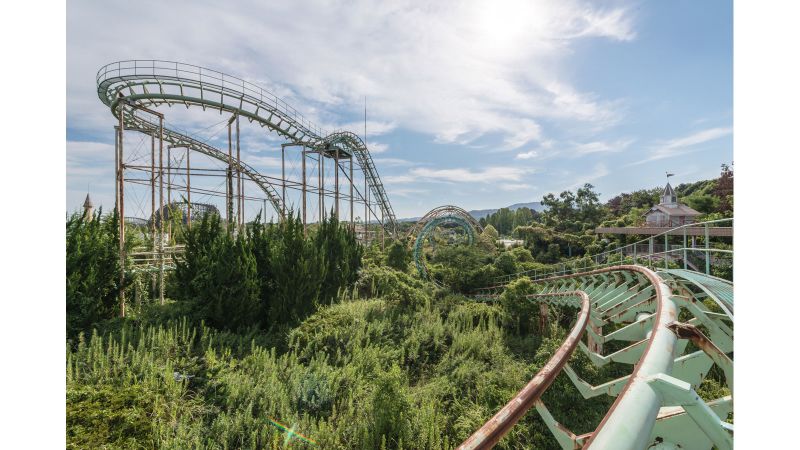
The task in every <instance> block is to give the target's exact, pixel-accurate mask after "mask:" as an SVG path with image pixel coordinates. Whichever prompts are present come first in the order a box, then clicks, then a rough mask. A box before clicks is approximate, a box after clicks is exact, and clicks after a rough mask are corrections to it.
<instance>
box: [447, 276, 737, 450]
mask: <svg viewBox="0 0 800 450" xmlns="http://www.w3.org/2000/svg"><path fill="white" fill-rule="evenodd" d="M661 275H664V276H665V277H666V278H662V276H661ZM534 286H536V287H537V289H538V290H539V292H540V294H538V295H540V296H541V295H551V296H554V295H561V296H564V295H573V296H574V295H575V292H577V291H579V292H582V293H584V295H585V296H586V299H587V301H588V302H589V305H590V307H589V310H588V312H587V317H588V323H589V325H590V327H589V329H588V330H586V331H587V332H586V335H587V339H588V345H585V344H584V343H583V342H581V338H580V337H578V338H577V339H576V340H575V341H574V342H573V341H571V339H572V337H573V334H572V333H574V332H575V331H576V330H575V328H573V330H572V332H571V334H570V338H569V339H568V340H567V341H565V342H564V343H563V344H562V347H561V348H560V349H559V352H558V353H557V354H556V356H554V359H551V361H550V362H548V365H547V366H545V368H543V369H542V371H540V373H538V374H537V375H536V377H535V378H534V379H533V380H531V382H529V383H528V385H527V386H526V387H525V388H524V389H523V390H522V391H520V393H519V394H517V396H516V397H514V398H513V399H512V400H511V401H510V402H509V403H508V404H507V405H506V406H505V407H504V408H503V409H502V410H500V412H498V413H497V414H496V415H495V416H494V417H493V418H492V419H490V420H489V421H488V422H486V424H484V426H483V427H481V428H480V429H479V430H477V431H476V432H475V433H474V434H473V435H472V436H471V437H470V438H469V439H468V440H467V441H465V442H464V443H463V444H462V446H461V447H460V448H463V449H467V448H469V449H473V448H481V449H484V448H491V447H492V446H493V445H495V444H496V443H497V442H498V440H499V439H500V438H501V437H502V436H503V435H504V434H505V433H507V432H508V431H509V430H510V429H511V428H512V427H513V425H514V424H515V423H516V422H517V421H518V420H519V419H520V418H521V417H522V416H523V415H524V413H525V411H527V410H528V409H529V408H530V407H531V406H535V407H536V409H537V411H538V412H539V414H540V416H541V417H542V419H543V420H544V421H545V424H546V425H547V426H548V428H549V429H550V430H551V432H552V433H553V434H554V437H555V439H556V441H557V442H558V443H559V445H560V446H561V447H562V448H564V449H573V448H584V449H585V448H592V449H643V448H650V446H654V445H656V446H659V448H662V446H661V444H663V445H664V446H663V448H693V449H711V448H712V446H713V447H715V448H718V449H729V448H732V445H733V435H732V430H733V426H732V424H730V423H727V422H725V419H726V418H727V417H728V414H729V413H730V412H731V411H732V404H733V360H732V351H733V331H732V330H733V328H732V327H733V316H732V314H724V313H720V312H717V310H715V307H716V305H715V303H714V302H713V301H711V300H710V299H706V293H704V292H703V291H701V290H689V289H686V288H685V287H684V286H683V285H681V284H680V283H677V282H675V281H674V280H672V278H670V276H669V273H666V272H665V273H663V274H662V273H656V272H654V271H653V270H650V269H649V268H646V267H643V266H638V265H617V266H613V267H606V268H600V269H596V270H591V271H587V272H583V273H579V274H569V275H559V276H552V277H548V278H543V279H539V280H535V281H534ZM503 289H504V286H495V287H493V288H491V289H485V290H482V291H481V293H480V294H479V296H478V297H479V298H480V299H481V300H487V301H493V300H495V299H496V298H497V297H498V296H499V294H500V293H501V292H502V290H503ZM704 299H705V300H706V301H705V302H704V301H703V300H704ZM679 313H683V314H684V315H682V316H681V317H685V318H690V319H689V320H688V321H686V322H685V323H682V322H679V321H678V314H679ZM686 313H688V314H686ZM684 320H685V319H684ZM578 325H580V320H579V322H578V323H577V324H576V327H577V326H578ZM700 325H702V326H703V327H704V330H703V331H701V330H700V329H699V328H698V326H700ZM605 326H608V327H609V332H608V333H607V334H604V333H603V328H604V327H605ZM584 327H585V324H584ZM704 333H708V335H706V334H704ZM615 340H616V341H628V342H632V344H630V345H627V346H626V347H623V348H622V349H620V350H616V351H613V352H611V353H610V354H604V353H603V344H604V343H606V342H612V341H615ZM689 342H692V343H693V344H694V349H693V350H688V351H687V348H689V347H687V344H688V343H689ZM568 344H570V345H577V346H578V347H579V348H580V349H581V351H583V352H584V353H586V354H587V356H588V357H589V359H590V360H591V362H592V363H593V364H595V365H597V366H603V365H605V364H608V363H610V362H616V363H618V364H629V365H631V366H632V371H631V373H630V375H627V376H624V377H622V378H619V379H616V380H610V381H608V382H606V383H603V384H601V385H598V386H592V385H590V384H589V383H587V382H586V381H584V380H582V379H581V378H580V377H579V375H578V374H577V373H576V372H575V371H574V370H573V369H572V368H570V367H569V364H568V363H567V360H568V359H569V356H570V354H571V350H569V353H561V351H562V349H565V348H566V347H565V346H567V345H568ZM617 347H618V346H617ZM617 347H615V348H617ZM573 348H574V347H573ZM565 351H566V350H565ZM684 352H686V353H684ZM556 362H559V363H560V365H557V366H555V365H554V366H551V363H553V364H555V363H556ZM713 365H717V366H718V367H719V368H721V369H722V372H723V373H724V374H725V378H726V387H727V388H728V389H729V392H730V395H724V396H723V397H721V398H718V399H711V400H710V401H709V402H705V401H703V400H702V399H701V398H700V397H699V395H698V394H697V393H696V389H698V388H699V387H700V384H701V383H702V382H703V380H704V379H705V377H706V374H707V373H708V372H709V369H710V368H711V367H712V366H713ZM562 369H563V370H562ZM560 372H564V373H566V375H568V376H569V378H570V380H571V381H572V382H573V384H574V385H575V386H576V388H577V389H578V391H579V392H580V393H581V394H582V395H583V397H584V398H587V399H588V398H591V397H595V396H598V395H611V396H615V397H616V399H615V401H614V403H613V404H612V405H611V407H610V408H609V409H608V411H607V412H606V414H605V416H604V417H603V418H602V420H601V421H600V423H599V424H598V425H597V427H596V428H595V429H594V431H592V432H590V433H586V434H581V435H576V434H575V433H573V432H571V431H569V430H568V429H566V428H565V427H564V426H563V425H561V424H559V423H558V422H557V421H556V419H555V418H554V417H553V416H552V415H551V414H550V412H549V411H548V410H547V408H546V406H545V405H544V404H543V403H542V401H541V400H540V397H541V394H542V392H544V390H545V389H546V388H547V387H548V386H549V385H550V383H552V381H553V379H555V378H556V377H557V376H558V374H559V373H560ZM540 375H541V377H540Z"/></svg>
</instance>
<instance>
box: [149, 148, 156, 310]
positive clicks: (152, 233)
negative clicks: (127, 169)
mask: <svg viewBox="0 0 800 450" xmlns="http://www.w3.org/2000/svg"><path fill="white" fill-rule="evenodd" d="M150 240H151V244H152V245H151V247H152V249H151V250H152V251H153V253H154V254H155V253H156V137H155V135H151V136H150ZM150 278H151V280H152V282H151V285H150V293H151V295H153V294H154V293H155V291H156V286H155V277H150Z"/></svg>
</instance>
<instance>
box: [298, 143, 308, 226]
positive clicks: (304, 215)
mask: <svg viewBox="0 0 800 450" xmlns="http://www.w3.org/2000/svg"><path fill="white" fill-rule="evenodd" d="M300 152H301V154H302V155H303V158H302V159H303V199H302V202H301V203H302V206H303V234H306V224H307V222H306V148H305V147H302V149H301V150H300Z"/></svg>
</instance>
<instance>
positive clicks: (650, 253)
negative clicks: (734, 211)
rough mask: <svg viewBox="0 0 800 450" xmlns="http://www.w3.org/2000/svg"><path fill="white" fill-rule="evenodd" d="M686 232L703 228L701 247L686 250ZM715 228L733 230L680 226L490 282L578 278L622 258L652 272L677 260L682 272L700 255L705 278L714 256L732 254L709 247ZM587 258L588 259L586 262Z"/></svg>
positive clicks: (712, 225) (719, 221)
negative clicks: (675, 242)
mask: <svg viewBox="0 0 800 450" xmlns="http://www.w3.org/2000/svg"><path fill="white" fill-rule="evenodd" d="M728 223H729V224H730V226H725V227H720V226H719V225H720V224H728ZM689 228H703V230H704V233H703V236H702V238H703V246H702V247H689V246H688V244H687V242H688V237H689V235H688V233H687V230H688V229H689ZM715 228H733V217H731V218H726V219H717V220H709V221H706V222H699V223H691V224H685V225H681V226H678V227H675V228H672V229H669V230H667V231H665V232H663V233H660V234H657V235H654V236H651V237H649V238H645V239H642V240H639V241H636V242H634V243H632V244H627V245H623V246H621V247H617V248H615V249H613V250H607V251H605V252H602V253H598V254H596V255H591V256H587V257H583V258H580V259H576V260H574V261H572V262H565V263H561V264H559V266H560V268H556V269H551V270H541V271H540V270H538V269H533V270H525V271H522V272H516V273H513V274H509V275H503V276H500V277H497V278H495V279H494V282H495V283H503V282H509V281H512V280H514V279H516V278H519V277H523V276H527V277H528V278H530V279H531V280H540V279H543V278H549V277H553V276H559V275H567V274H578V273H582V272H587V271H591V270H595V269H600V268H604V267H609V266H613V265H617V264H620V263H622V262H624V260H625V257H626V256H630V257H632V262H633V264H641V265H644V266H647V267H651V268H656V264H658V263H662V262H663V267H664V268H668V267H669V262H670V259H672V260H673V261H679V260H681V261H683V268H684V269H688V268H689V264H690V261H689V255H690V253H691V254H692V255H694V254H697V253H702V254H703V255H704V258H703V263H704V267H703V272H704V273H705V274H706V275H710V274H711V266H712V260H713V255H714V254H718V255H732V254H733V246H732V245H731V249H725V248H716V247H712V246H711V242H710V238H712V237H714V236H711V233H710V231H709V230H711V229H715ZM670 236H672V237H676V236H677V237H682V243H681V244H679V245H672V246H670V243H669V239H670ZM659 242H661V243H659ZM642 246H644V248H645V251H644V252H640V251H639V249H641V248H642ZM656 250H661V251H656ZM676 254H677V256H676ZM587 258H589V259H588V260H587Z"/></svg>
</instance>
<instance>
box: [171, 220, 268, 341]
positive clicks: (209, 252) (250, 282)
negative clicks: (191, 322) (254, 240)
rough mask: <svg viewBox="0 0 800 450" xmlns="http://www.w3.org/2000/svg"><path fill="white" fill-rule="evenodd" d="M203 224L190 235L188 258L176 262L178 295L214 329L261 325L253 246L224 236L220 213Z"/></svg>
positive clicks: (196, 227)
mask: <svg viewBox="0 0 800 450" xmlns="http://www.w3.org/2000/svg"><path fill="white" fill-rule="evenodd" d="M198 225H199V226H195V227H193V228H192V230H191V231H187V233H186V250H185V259H184V260H183V261H181V260H179V261H178V262H177V263H176V269H175V279H176V281H177V285H178V295H180V297H181V298H184V299H187V300H189V301H191V302H192V304H193V306H194V310H195V313H196V315H197V316H198V317H200V318H203V319H205V320H207V321H208V323H210V324H212V325H214V326H217V327H227V328H232V329H237V328H241V327H248V326H253V325H257V324H258V323H260V322H261V321H262V320H263V317H262V313H263V307H262V305H261V302H260V293H261V282H260V281H259V278H258V271H257V267H256V258H255V255H254V254H253V248H252V245H251V242H250V241H248V240H247V239H246V238H245V237H244V236H243V235H239V236H237V237H233V236H232V235H231V234H230V233H227V232H224V231H223V229H222V225H221V222H220V218H219V216H218V215H208V216H206V217H204V218H203V220H202V222H201V223H200V224H198Z"/></svg>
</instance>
